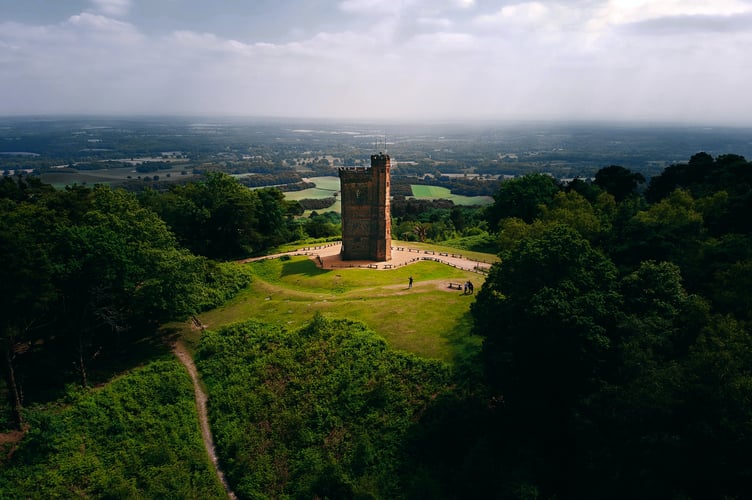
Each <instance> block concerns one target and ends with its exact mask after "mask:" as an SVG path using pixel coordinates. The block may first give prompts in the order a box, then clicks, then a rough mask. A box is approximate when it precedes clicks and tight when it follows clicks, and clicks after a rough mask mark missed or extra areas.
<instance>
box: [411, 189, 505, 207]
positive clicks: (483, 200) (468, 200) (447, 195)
mask: <svg viewBox="0 0 752 500" xmlns="http://www.w3.org/2000/svg"><path fill="white" fill-rule="evenodd" d="M410 188H411V189H412V191H413V196H414V197H415V198H418V199H425V200H436V199H443V200H451V201H452V202H454V204H455V205H490V204H492V203H493V198H491V197H490V196H462V195H459V194H452V192H451V191H450V190H449V189H448V188H445V187H440V186H425V185H422V184H412V185H411V186H410Z"/></svg>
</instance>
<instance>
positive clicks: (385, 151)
mask: <svg viewBox="0 0 752 500" xmlns="http://www.w3.org/2000/svg"><path fill="white" fill-rule="evenodd" d="M386 153H387V150H386V134H384V154H386Z"/></svg>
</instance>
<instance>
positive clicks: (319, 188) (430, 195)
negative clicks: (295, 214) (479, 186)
mask: <svg viewBox="0 0 752 500" xmlns="http://www.w3.org/2000/svg"><path fill="white" fill-rule="evenodd" d="M305 180H306V181H308V182H313V183H314V184H316V187H315V188H309V189H304V190H303V191H289V192H286V193H285V198H286V199H288V200H305V199H309V200H318V199H321V198H329V197H331V196H333V195H334V193H337V192H339V190H340V184H339V177H333V176H327V177H311V178H308V179H305ZM411 188H412V191H413V196H414V197H415V198H418V199H427V200H435V199H439V198H440V199H446V200H451V201H452V202H454V204H455V205H490V204H491V203H493V198H491V197H490V196H462V195H458V194H452V192H451V191H450V190H449V189H447V188H445V187H439V186H424V185H422V184H413V185H412V186H411ZM341 209H342V206H341V204H340V200H339V197H338V198H337V202H336V203H335V204H334V205H332V206H331V207H329V208H326V209H324V210H318V212H341Z"/></svg>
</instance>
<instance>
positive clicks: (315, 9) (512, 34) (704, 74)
mask: <svg viewBox="0 0 752 500" xmlns="http://www.w3.org/2000/svg"><path fill="white" fill-rule="evenodd" d="M57 113H65V114H70V113H73V114H90V113H92V114H122V113H127V114H181V115H193V114H209V115H227V114H232V115H244V116H281V117H315V118H319V117H320V118H328V117H331V118H360V119H372V118H373V119H395V120H397V119H408V120H435V119H454V120H464V119H471V118H480V119H501V120H519V119H524V120H540V119H544V120H545V119H556V120H625V121H633V120H639V121H649V122H678V123H688V122H689V123H708V124H716V123H727V124H744V125H752V0H652V1H645V0H559V1H549V0H541V1H536V2H521V1H514V0H300V1H293V0H0V115H10V114H57Z"/></svg>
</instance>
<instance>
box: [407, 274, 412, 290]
mask: <svg viewBox="0 0 752 500" xmlns="http://www.w3.org/2000/svg"><path fill="white" fill-rule="evenodd" d="M412 287H413V277H412V276H410V277H409V278H407V288H412Z"/></svg>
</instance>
